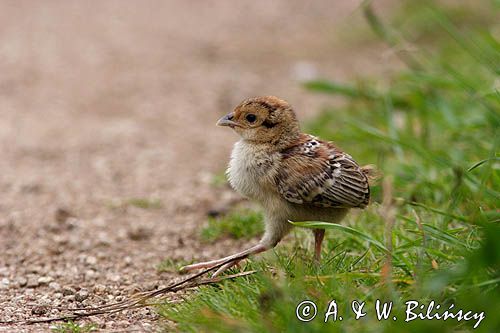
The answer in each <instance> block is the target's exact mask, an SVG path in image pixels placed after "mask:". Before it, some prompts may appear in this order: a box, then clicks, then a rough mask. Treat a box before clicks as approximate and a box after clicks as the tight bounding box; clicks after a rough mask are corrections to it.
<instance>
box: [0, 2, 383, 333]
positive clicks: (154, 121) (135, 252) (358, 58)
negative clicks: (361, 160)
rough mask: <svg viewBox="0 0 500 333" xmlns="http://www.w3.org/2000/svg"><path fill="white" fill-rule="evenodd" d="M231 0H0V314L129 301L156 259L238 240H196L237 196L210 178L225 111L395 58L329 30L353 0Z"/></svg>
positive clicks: (223, 145) (222, 160)
mask: <svg viewBox="0 0 500 333" xmlns="http://www.w3.org/2000/svg"><path fill="white" fill-rule="evenodd" d="M233 3H234V2H229V1H226V2H223V1H203V2H201V1H200V2H197V4H196V6H193V5H192V2H190V1H145V2H139V1H105V2H104V1H46V2H44V3H42V2H35V1H2V3H1V4H0V42H1V43H0V193H1V197H0V253H1V254H0V320H8V319H22V318H30V317H34V316H35V315H40V316H52V315H56V314H57V313H58V310H56V309H51V308H49V307H47V306H46V305H48V304H50V305H63V306H75V305H81V304H83V305H95V304H99V303H102V302H108V301H114V300H120V299H121V298H123V297H124V296H126V295H129V294H130V293H131V292H133V291H134V290H139V289H142V290H145V289H152V288H155V287H157V286H160V285H165V284H168V282H169V281H170V280H171V279H172V278H174V277H176V274H173V273H170V274H168V273H163V274H160V273H158V272H157V270H156V268H155V267H156V265H157V264H158V263H159V262H161V261H162V260H163V259H166V258H172V259H182V260H191V259H193V258H195V259H206V258H211V257H215V256H220V255H222V254H225V253H227V252H228V251H229V250H236V249H239V248H242V247H243V246H244V245H245V244H242V242H237V241H231V240H227V241H223V242H221V243H219V244H217V245H214V246H207V245H206V244H201V243H200V242H199V240H198V239H197V233H198V230H199V228H200V227H201V226H202V225H203V224H204V223H205V222H206V213H207V210H209V209H210V208H211V207H213V206H214V205H220V204H221V201H223V200H225V199H224V198H227V194H224V193H221V190H215V189H214V188H213V187H212V186H211V185H210V179H211V177H212V176H211V175H212V174H214V173H218V172H220V171H221V170H223V169H224V167H225V164H226V163H227V158H228V154H229V151H230V148H231V145H232V144H233V142H234V141H235V140H236V136H235V135H234V134H233V133H231V132H230V131H228V130H227V129H221V128H217V127H215V125H214V124H215V121H216V120H217V118H218V117H219V116H221V115H222V114H225V113H227V112H228V111H230V109H231V108H232V107H234V105H235V104H237V103H238V102H239V101H240V100H242V99H243V98H246V97H250V96H254V95H264V94H265V95H270V94H273V95H278V96H280V97H283V98H285V99H287V100H289V101H290V102H291V103H292V104H293V105H294V106H295V108H296V110H297V112H298V115H299V118H301V119H305V118H307V117H309V116H311V115H313V114H314V113H315V112H317V111H318V110H319V108H320V106H321V105H323V104H324V103H325V102H326V101H327V99H325V97H322V96H318V95H314V94H311V93H309V92H307V91H304V90H303V89H302V88H301V87H300V85H299V84H298V81H297V80H298V79H302V78H308V77H313V76H315V75H317V74H321V76H324V77H332V78H336V79H339V80H343V79H347V78H352V77H353V76H356V75H364V74H366V73H367V72H373V71H380V68H382V69H383V70H384V68H386V67H387V66H388V65H387V64H388V60H387V59H384V58H383V57H382V56H381V55H380V54H381V52H380V49H378V48H376V47H373V45H370V46H369V47H366V49H364V48H360V46H359V45H357V46H349V44H345V43H341V42H339V40H338V39H337V38H336V37H335V36H338V32H339V31H342V30H341V29H344V31H348V30H349V29H350V28H351V27H352V28H353V29H355V28H356V25H357V24H359V23H360V22H361V21H360V20H356V19H355V18H354V17H355V16H360V15H359V13H358V14H353V13H354V12H355V9H356V7H357V4H358V1H349V0H346V1H336V2H334V3H332V1H327V0H325V1H314V2H305V1H298V0H294V1H287V0H279V1H273V2H272V3H271V2H269V1H251V2H250V1H248V2H244V3H243V2H241V3H240V4H239V5H238V6H235V5H233ZM378 66H380V68H377V67H378ZM130 198H146V199H151V200H156V201H158V202H160V203H161V207H160V208H152V209H141V208H138V207H135V206H133V205H127V204H126V202H127V200H129V199H130ZM92 321H93V322H95V323H97V324H98V325H99V326H100V328H101V329H104V330H108V331H152V330H155V329H156V327H157V326H158V325H159V324H161V323H158V321H157V318H156V315H155V313H154V311H152V310H140V311H139V310H138V311H132V312H128V313H122V314H117V315H113V316H107V317H99V318H93V319H92ZM49 327H50V326H49V325H48V324H47V325H32V326H22V325H21V326H19V325H8V326H2V325H1V324H0V331H6V332H7V331H8V332H12V331H19V332H21V331H49V330H50V328H49Z"/></svg>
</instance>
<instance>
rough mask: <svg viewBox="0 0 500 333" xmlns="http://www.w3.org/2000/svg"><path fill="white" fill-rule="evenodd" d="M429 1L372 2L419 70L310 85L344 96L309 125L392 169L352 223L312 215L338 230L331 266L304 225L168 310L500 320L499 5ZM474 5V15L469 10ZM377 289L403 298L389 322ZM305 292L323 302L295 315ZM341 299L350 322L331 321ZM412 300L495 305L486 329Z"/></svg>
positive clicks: (367, 323) (182, 314) (223, 319)
mask: <svg viewBox="0 0 500 333" xmlns="http://www.w3.org/2000/svg"><path fill="white" fill-rule="evenodd" d="M418 3H419V4H420V6H415V5H414V3H413V2H411V3H410V2H407V5H406V6H404V8H403V9H402V10H401V12H399V13H396V14H395V16H396V18H395V19H393V20H390V22H393V23H392V24H389V25H387V24H385V23H383V22H382V20H381V19H379V17H378V16H377V15H376V14H375V13H373V12H372V11H370V10H369V9H367V10H365V15H366V18H367V21H368V22H369V24H370V26H371V27H372V30H373V32H374V36H377V38H379V39H381V40H382V41H383V42H385V43H387V44H388V45H389V46H390V47H392V48H393V49H396V50H397V49H400V48H401V47H400V46H401V45H405V43H406V42H407V41H410V42H412V43H414V45H413V48H414V49H415V51H413V52H411V53H406V54H401V59H402V60H403V62H405V64H406V65H407V66H406V68H404V69H401V70H399V71H397V72H395V73H393V74H392V75H391V76H385V77H384V78H363V77H362V78H358V79H357V80H356V81H355V82H347V83H344V82H334V81H327V80H323V81H316V82H309V83H307V84H306V88H307V89H310V90H311V91H313V92H316V93H322V94H329V95H332V96H342V97H343V98H344V100H345V104H344V105H343V106H342V107H335V108H334V107H332V108H328V109H325V110H323V112H322V113H321V114H320V115H319V116H318V117H317V118H316V119H314V120H312V121H311V122H310V123H309V124H308V126H306V127H307V128H306V129H307V130H308V131H309V132H312V133H313V134H315V135H318V136H320V137H322V138H324V139H329V140H332V141H335V142H336V143H337V144H338V145H339V146H340V147H342V148H343V149H344V150H346V151H348V152H349V153H350V154H352V155H353V156H354V158H355V159H356V160H357V161H359V162H360V163H361V164H369V163H370V164H375V165H377V167H378V168H379V169H380V171H381V172H382V173H383V175H384V178H383V180H382V182H381V183H380V184H377V185H374V186H373V188H372V192H373V203H372V205H370V206H369V207H368V208H367V209H366V210H364V211H358V212H354V211H353V212H352V213H351V214H350V215H349V216H348V218H346V220H345V223H343V225H324V224H322V222H319V221H309V222H305V221H304V223H302V224H301V226H302V227H308V228H311V227H318V226H321V227H323V228H327V229H328V230H327V236H326V241H325V243H326V244H324V251H323V260H322V263H321V265H319V266H315V265H313V264H312V263H311V257H312V252H313V251H312V248H311V247H312V237H311V235H310V232H309V231H308V230H307V229H305V228H295V230H296V231H295V232H294V233H293V235H294V236H295V237H293V239H294V241H292V242H285V243H283V244H280V245H279V246H278V247H277V248H276V249H275V251H270V252H269V253H267V254H264V255H262V256H260V257H258V258H255V259H253V260H251V261H250V262H249V263H248V267H246V269H257V270H259V272H258V273H256V274H253V275H250V276H246V277H243V278H240V279H238V280H234V281H224V282H222V283H220V284H218V285H215V286H204V287H200V288H199V289H198V290H197V291H196V292H194V293H193V294H192V295H191V296H190V297H189V298H188V299H187V300H186V301H185V302H182V303H178V304H175V305H173V304H165V305H164V306H162V307H160V308H159V312H160V314H161V315H162V316H164V317H166V318H168V319H169V320H171V321H173V322H174V323H175V324H174V326H173V327H171V328H173V329H176V330H179V331H182V332H470V331H477V332H500V316H499V315H498V314H499V313H500V286H499V284H500V224H499V222H500V212H499V203H500V172H499V170H500V162H499V157H500V156H499V151H498V147H499V141H500V134H499V133H500V130H499V128H500V91H499V80H500V42H499V40H498V23H495V22H497V21H498V20H497V19H495V17H496V18H498V10H499V6H500V4H498V2H496V3H495V2H488V1H482V2H480V3H479V2H478V3H474V5H473V7H466V8H465V9H460V8H458V7H455V8H454V9H453V10H450V9H446V8H443V7H439V6H436V5H433V3H432V2H429V1H425V2H418ZM457 6H458V5H457ZM409 8H410V9H409ZM468 11H469V12H470V19H468V17H469V16H467V15H466V16H465V18H464V15H465V14H464V13H467V12H468ZM403 17H404V18H405V20H402V18H403ZM480 17H482V19H480ZM478 22H481V24H478ZM424 23H425V24H424ZM495 24H496V25H495ZM429 28H431V30H429ZM495 33H496V37H494V35H495ZM424 37H425V38H424ZM495 38H496V39H495ZM429 39H430V40H429ZM437 41H439V42H437ZM241 218H242V217H241V216H239V215H231V216H228V217H227V218H226V219H225V220H224V221H225V222H224V226H222V225H221V226H220V229H217V228H216V227H211V229H213V230H217V231H214V232H213V233H212V234H215V235H221V234H224V232H227V231H223V230H228V229H231V228H235V227H236V225H237V224H240V223H241V221H240V219H241ZM255 221H257V218H256V219H255ZM246 227H249V226H248V225H246V224H245V228H246ZM208 234H210V233H208ZM239 234H245V233H239ZM217 237H220V236H212V237H208V239H212V240H213V239H215V238H217ZM378 299H379V300H383V301H389V300H390V301H393V302H394V303H393V308H394V310H393V312H392V314H391V317H390V318H389V319H388V320H381V321H379V320H377V318H376V315H375V304H376V301H377V300H378ZM303 300H312V301H314V302H315V303H316V304H317V307H318V315H317V317H316V318H315V319H314V320H312V321H310V322H300V321H299V320H298V319H297V317H296V306H297V305H298V304H299V303H300V302H301V301H303ZM331 300H336V302H337V304H338V311H339V314H340V315H341V316H342V317H343V320H342V321H339V320H337V321H336V322H333V321H331V318H330V321H329V322H327V323H325V322H324V319H325V317H324V313H325V311H326V308H327V305H328V304H329V302H330V301H331ZM353 300H357V301H359V302H366V305H365V307H364V309H365V311H366V313H367V314H366V316H365V317H363V318H361V319H359V320H356V319H355V318H354V313H353V311H352V310H351V307H350V305H351V301H353ZM409 300H416V301H418V302H420V303H421V304H422V303H424V304H428V303H429V302H430V301H431V300H434V301H435V302H436V303H438V304H440V305H441V311H440V313H442V312H443V311H444V310H446V309H448V308H449V307H450V306H451V304H454V309H463V310H464V311H468V310H472V311H474V312H478V313H479V312H481V311H485V316H486V317H485V319H484V320H482V322H481V323H480V325H479V327H478V328H476V329H474V328H473V326H474V324H475V323H476V322H477V320H471V321H464V320H462V321H460V322H459V321H457V320H451V319H449V320H446V321H444V320H413V321H410V322H405V320H404V319H405V317H406V315H405V312H404V311H405V308H406V305H405V302H407V301H409ZM433 312H436V311H433ZM438 312H439V311H438ZM392 316H396V317H397V320H396V321H394V320H392Z"/></svg>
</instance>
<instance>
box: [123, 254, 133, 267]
mask: <svg viewBox="0 0 500 333" xmlns="http://www.w3.org/2000/svg"><path fill="white" fill-rule="evenodd" d="M123 262H124V263H125V266H130V265H131V264H132V258H130V257H129V256H126V257H125V258H123Z"/></svg>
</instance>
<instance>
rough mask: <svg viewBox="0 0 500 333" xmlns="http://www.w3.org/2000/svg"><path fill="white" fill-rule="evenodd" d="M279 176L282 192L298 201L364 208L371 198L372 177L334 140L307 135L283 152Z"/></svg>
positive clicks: (289, 199) (318, 204) (315, 204)
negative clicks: (322, 139)
mask: <svg viewBox="0 0 500 333" xmlns="http://www.w3.org/2000/svg"><path fill="white" fill-rule="evenodd" d="M281 157H282V160H281V161H282V163H281V167H280V169H279V171H278V173H277V175H276V177H275V181H276V185H277V187H278V190H279V193H280V194H281V195H282V196H283V198H285V199H286V200H287V201H289V202H292V203H296V204H312V205H313V206H318V207H332V208H355V207H359V208H364V207H365V206H366V205H368V202H369V200H370V187H369V185H368V178H367V176H366V174H365V173H364V171H363V169H362V168H361V167H360V166H359V165H358V164H357V163H356V162H355V161H354V160H353V158H352V157H351V156H350V155H348V154H346V153H344V152H342V151H341V150H340V149H338V148H337V147H335V146H334V145H333V144H332V143H330V142H325V141H321V140H319V139H317V138H315V137H314V136H311V135H307V134H303V135H302V136H301V137H300V138H299V140H297V142H296V144H294V145H292V146H291V147H288V148H287V149H285V150H283V151H281Z"/></svg>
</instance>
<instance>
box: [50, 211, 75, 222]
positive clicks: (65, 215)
mask: <svg viewBox="0 0 500 333" xmlns="http://www.w3.org/2000/svg"><path fill="white" fill-rule="evenodd" d="M73 216H74V215H73V214H72V213H71V212H70V211H68V210H67V209H64V208H58V209H57V210H56V212H55V213H54V218H55V220H56V221H57V222H59V223H64V222H66V220H67V219H69V218H70V217H73Z"/></svg>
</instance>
